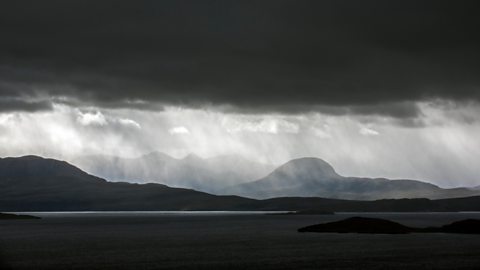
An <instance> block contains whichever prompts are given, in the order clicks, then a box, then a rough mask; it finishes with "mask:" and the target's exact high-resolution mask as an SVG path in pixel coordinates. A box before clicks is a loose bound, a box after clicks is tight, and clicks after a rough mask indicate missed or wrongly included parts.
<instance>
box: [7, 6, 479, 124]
mask: <svg viewBox="0 0 480 270" xmlns="http://www.w3.org/2000/svg"><path fill="white" fill-rule="evenodd" d="M477 3H478V1H433V0H432V1H419V0H416V1H395V2H394V1H354V0H351V1H338V0H336V1H49V0H45V1H33V0H32V1H9V2H5V1H4V2H3V3H2V4H0V33H1V35H2V36H1V42H0V95H1V96H4V97H12V96H14V97H15V96H16V97H19V98H22V97H31V98H35V97H38V96H42V97H45V96H47V97H50V98H51V99H52V100H56V101H59V100H60V101H62V100H63V101H65V102H68V101H69V102H80V103H85V104H92V105H96V106H103V107H136V108H143V107H146V108H151V106H152V105H149V104H150V103H159V104H174V105H185V106H193V107H195V106H203V105H222V106H223V105H226V106H227V107H228V106H230V108H234V109H236V110H245V111H281V112H287V113H289V112H303V111H311V110H320V111H325V112H331V113H334V114H335V113H357V114H385V115H391V116H394V117H400V118H402V117H411V116H412V115H416V114H417V113H418V108H416V107H415V106H414V105H411V104H409V102H411V101H417V100H424V99H430V98H443V99H451V100H470V101H472V100H479V99H480V90H479V86H480V76H478V74H480V65H479V63H480V49H479V48H480V35H478V29H480V19H479V16H478V11H479V6H480V4H477ZM0 104H2V103H0ZM18 105H19V108H22V106H21V104H20V103H18ZM2 106H3V105H2ZM9 106H10V107H11V108H14V107H15V103H11V105H9ZM335 107H339V108H340V109H339V108H335ZM332 108H333V109H332ZM4 110H5V109H4Z"/></svg>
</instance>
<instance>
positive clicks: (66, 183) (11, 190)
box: [0, 156, 480, 212]
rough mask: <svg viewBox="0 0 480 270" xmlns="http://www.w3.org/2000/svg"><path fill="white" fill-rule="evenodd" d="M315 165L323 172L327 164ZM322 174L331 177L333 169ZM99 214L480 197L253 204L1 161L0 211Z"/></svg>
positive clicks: (417, 203)
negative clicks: (88, 212) (95, 212)
mask: <svg viewBox="0 0 480 270" xmlns="http://www.w3.org/2000/svg"><path fill="white" fill-rule="evenodd" d="M311 162H312V161H311ZM319 163H320V167H322V168H324V169H328V167H327V165H328V164H326V163H324V162H319ZM308 166H310V165H307V167H308ZM324 173H325V175H330V176H332V170H326V171H325V172H324ZM333 176H335V174H334V175H333ZM102 210H103V211H121V210H125V211H128V210H138V211H141V210H143V211H148V210H175V211H179V210H225V211H228V210H230V211H232V210H285V211H297V210H299V211H311V212H312V211H313V212H327V211H341V212H346V211H347V212H348V211H351V212H355V211H360V212H388V211H400V212H402V211H409V212H411V211H479V210H480V196H477V197H468V198H457V199H443V200H429V199H402V200H378V201H350V200H338V199H325V198H299V197H296V198H295V197H291V198H274V199H268V200H254V199H247V198H241V197H236V196H216V195H211V194H206V193H203V192H198V191H194V190H188V189H181V188H170V187H168V186H165V185H160V184H131V183H122V182H119V183H114V182H108V181H106V180H104V179H101V178H98V177H96V176H93V175H89V174H87V173H85V172H83V171H82V170H80V169H78V168H76V167H74V166H72V165H70V164H69V163H67V162H64V161H59V160H54V159H44V158H40V157H36V156H25V157H19V158H0V212H2V211H3V212H14V211H102Z"/></svg>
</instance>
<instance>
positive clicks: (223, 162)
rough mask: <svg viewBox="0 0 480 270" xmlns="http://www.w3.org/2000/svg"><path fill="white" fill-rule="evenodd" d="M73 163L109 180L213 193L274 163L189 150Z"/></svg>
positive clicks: (259, 173) (253, 176) (91, 158)
mask: <svg viewBox="0 0 480 270" xmlns="http://www.w3.org/2000/svg"><path fill="white" fill-rule="evenodd" d="M73 163H74V164H75V165H77V166H79V167H80V168H82V169H83V170H85V171H87V172H89V173H91V174H94V175H98V176H99V177H102V178H105V179H108V180H110V181H126V182H132V183H160V184H165V185H169V186H173V187H182V188H191V189H195V190H200V191H204V192H209V193H213V194H218V192H219V191H220V190H222V189H224V188H226V187H228V186H232V185H236V184H240V183H246V182H249V181H252V180H253V179H258V178H260V177H264V176H265V175H267V174H268V173H270V172H271V171H272V170H273V169H274V167H273V166H271V165H266V164H261V163H255V162H251V161H248V160H246V159H244V158H242V157H239V156H235V155H229V156H218V157H213V158H201V157H198V156H196V155H193V154H190V155H188V156H186V157H185V158H183V159H175V158H173V157H171V156H168V155H166V154H164V153H161V152H152V153H150V154H147V155H144V156H141V157H139V158H131V159H130V158H120V157H114V156H102V155H99V156H88V157H82V158H78V159H76V160H74V161H73Z"/></svg>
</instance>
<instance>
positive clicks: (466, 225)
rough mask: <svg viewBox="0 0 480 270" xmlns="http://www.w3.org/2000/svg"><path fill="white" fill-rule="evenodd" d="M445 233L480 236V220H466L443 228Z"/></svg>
mask: <svg viewBox="0 0 480 270" xmlns="http://www.w3.org/2000/svg"><path fill="white" fill-rule="evenodd" d="M442 231H443V232H449V233H465V234H480V220H478V219H466V220H461V221H457V222H453V223H452V224H449V225H445V226H443V227H442Z"/></svg>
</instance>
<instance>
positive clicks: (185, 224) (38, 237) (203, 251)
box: [0, 212, 480, 270]
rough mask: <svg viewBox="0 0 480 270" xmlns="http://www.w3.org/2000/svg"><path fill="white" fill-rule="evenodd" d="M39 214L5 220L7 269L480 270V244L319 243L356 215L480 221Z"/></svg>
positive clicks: (444, 237) (479, 239)
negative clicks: (313, 229) (325, 230)
mask: <svg viewBox="0 0 480 270" xmlns="http://www.w3.org/2000/svg"><path fill="white" fill-rule="evenodd" d="M271 213H272V212H36V213H28V214H32V215H37V216H41V217H42V219H40V220H11V221H6V220H4V221H0V269H2V270H3V269H480V235H457V234H443V233H438V234H421V233H416V234H408V235H362V234H335V233H333V234H330V233H329V234H315V233H298V232H297V229H298V228H300V227H303V226H307V225H312V224H316V223H320V222H328V221H335V220H339V219H344V218H346V217H350V216H367V217H369V216H370V217H380V218H386V219H390V220H394V221H397V222H400V223H403V224H405V225H410V226H418V227H421V226H438V225H444V224H447V223H450V222H453V221H457V220H461V219H466V218H478V219H480V213H337V214H336V215H324V216H292V215H270V214H271Z"/></svg>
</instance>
